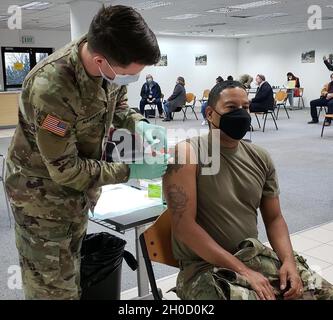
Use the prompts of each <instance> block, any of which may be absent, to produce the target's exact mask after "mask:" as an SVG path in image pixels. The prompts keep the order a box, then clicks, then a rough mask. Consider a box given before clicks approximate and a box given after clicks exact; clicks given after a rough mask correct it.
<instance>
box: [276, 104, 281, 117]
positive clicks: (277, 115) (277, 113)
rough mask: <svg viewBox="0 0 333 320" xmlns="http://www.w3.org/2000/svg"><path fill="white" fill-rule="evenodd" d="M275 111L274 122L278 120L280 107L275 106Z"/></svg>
mask: <svg viewBox="0 0 333 320" xmlns="http://www.w3.org/2000/svg"><path fill="white" fill-rule="evenodd" d="M276 109H277V111H276V120H277V119H278V118H279V111H280V105H277V106H276Z"/></svg>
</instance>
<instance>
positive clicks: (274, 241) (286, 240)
mask: <svg viewBox="0 0 333 320" xmlns="http://www.w3.org/2000/svg"><path fill="white" fill-rule="evenodd" d="M266 231H267V236H268V239H269V242H270V244H271V245H272V248H273V250H274V251H275V252H276V254H277V255H278V257H279V259H280V261H281V262H282V263H283V262H285V261H286V260H290V259H294V254H293V249H292V245H291V242H290V237H289V231H288V227H287V224H286V222H285V220H284V218H283V217H282V216H279V217H277V218H275V219H274V220H273V221H272V222H270V223H269V224H268V225H266Z"/></svg>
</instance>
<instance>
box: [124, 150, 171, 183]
mask: <svg viewBox="0 0 333 320" xmlns="http://www.w3.org/2000/svg"><path fill="white" fill-rule="evenodd" d="M168 159H169V155H158V156H156V157H145V158H144V160H143V163H131V164H129V165H128V166H129V168H130V176H129V178H130V179H157V178H161V177H162V176H163V175H164V174H165V172H166V170H167V166H168Z"/></svg>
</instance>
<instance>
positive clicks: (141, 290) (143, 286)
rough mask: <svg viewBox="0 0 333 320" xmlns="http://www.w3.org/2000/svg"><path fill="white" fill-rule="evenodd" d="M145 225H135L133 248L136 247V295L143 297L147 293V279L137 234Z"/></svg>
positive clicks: (143, 229)
mask: <svg viewBox="0 0 333 320" xmlns="http://www.w3.org/2000/svg"><path fill="white" fill-rule="evenodd" d="M145 229H146V228H145V226H138V227H135V244H136V245H135V248H136V259H137V261H138V269H137V279H138V295H139V297H143V296H146V295H148V294H149V281H148V274H147V271H146V268H145V261H144V258H143V255H142V250H141V245H140V240H139V236H140V234H141V233H142V232H143V231H145Z"/></svg>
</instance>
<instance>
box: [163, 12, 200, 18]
mask: <svg viewBox="0 0 333 320" xmlns="http://www.w3.org/2000/svg"><path fill="white" fill-rule="evenodd" d="M201 16H202V14H199V13H186V14H181V15H178V16H172V17H167V18H164V19H167V20H186V19H193V18H198V17H201Z"/></svg>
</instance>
